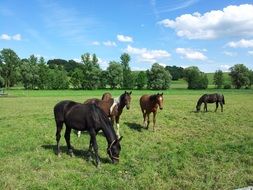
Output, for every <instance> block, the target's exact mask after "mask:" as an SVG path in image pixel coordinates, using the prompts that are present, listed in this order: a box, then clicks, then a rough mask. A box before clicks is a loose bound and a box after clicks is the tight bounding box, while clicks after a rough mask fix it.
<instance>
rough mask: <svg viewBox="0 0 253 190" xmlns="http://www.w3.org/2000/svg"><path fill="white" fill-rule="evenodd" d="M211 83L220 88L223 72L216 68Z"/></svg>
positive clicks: (222, 81)
mask: <svg viewBox="0 0 253 190" xmlns="http://www.w3.org/2000/svg"><path fill="white" fill-rule="evenodd" d="M213 83H214V84H215V85H216V88H221V87H222V85H223V83H224V77H223V72H222V71H221V70H217V71H215V73H214V76H213Z"/></svg>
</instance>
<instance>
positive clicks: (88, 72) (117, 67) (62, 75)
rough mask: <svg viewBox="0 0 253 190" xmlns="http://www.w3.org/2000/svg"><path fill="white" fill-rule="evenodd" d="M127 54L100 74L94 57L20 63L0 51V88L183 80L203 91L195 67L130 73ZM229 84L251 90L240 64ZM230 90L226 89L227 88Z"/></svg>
mask: <svg viewBox="0 0 253 190" xmlns="http://www.w3.org/2000/svg"><path fill="white" fill-rule="evenodd" d="M130 60H131V57H130V55H129V54H127V53H123V54H122V55H121V56H120V61H110V62H109V66H108V67H107V69H106V70H102V69H101V68H100V65H99V63H98V58H97V56H96V54H90V53H85V54H83V55H81V62H80V63H79V62H76V61H74V60H68V61H67V60H64V59H51V60H48V61H45V59H44V58H43V57H36V56H34V55H31V56H30V57H29V58H24V59H20V58H19V57H18V55H17V54H16V53H15V52H14V51H13V50H11V49H2V50H1V51H0V87H5V88H9V87H12V86H15V85H22V86H24V88H25V89H68V88H73V89H89V90H92V89H102V88H111V89H157V90H166V89H168V88H169V87H170V84H171V80H179V79H184V80H186V81H187V83H188V89H206V88H207V86H208V78H207V75H206V74H205V73H203V72H201V71H200V70H199V69H198V67H195V66H192V67H188V68H185V69H184V68H182V67H177V66H166V67H163V66H161V65H160V64H158V63H154V64H153V65H152V66H151V68H150V69H148V70H146V71H131V68H130V66H129V62H130ZM230 71H231V72H230V73H229V75H230V77H231V84H229V85H233V86H234V87H235V88H242V87H250V86H251V84H252V83H253V72H252V70H249V69H248V68H247V67H246V66H244V65H243V64H238V65H234V66H233V67H231V68H230ZM214 84H215V85H216V87H217V88H221V87H223V86H224V88H225V87H226V85H228V84H226V85H224V76H223V72H222V71H221V70H218V71H216V72H215V74H214ZM228 87H229V86H227V88H228Z"/></svg>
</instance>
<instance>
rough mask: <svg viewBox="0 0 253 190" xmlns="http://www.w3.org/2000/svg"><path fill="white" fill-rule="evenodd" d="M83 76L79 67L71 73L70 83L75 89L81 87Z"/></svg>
mask: <svg viewBox="0 0 253 190" xmlns="http://www.w3.org/2000/svg"><path fill="white" fill-rule="evenodd" d="M83 78H84V75H83V71H82V70H81V69H79V68H76V69H75V70H74V71H73V72H72V74H71V78H70V84H72V86H73V87H74V88H75V89H79V88H81V87H82V79H83Z"/></svg>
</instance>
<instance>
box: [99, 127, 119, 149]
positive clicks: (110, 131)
mask: <svg viewBox="0 0 253 190" xmlns="http://www.w3.org/2000/svg"><path fill="white" fill-rule="evenodd" d="M102 131H103V133H104V135H105V138H106V140H107V143H108V145H110V144H111V143H112V142H113V141H114V140H116V139H117V136H116V133H115V131H114V128H113V126H112V125H111V124H110V125H106V127H102Z"/></svg>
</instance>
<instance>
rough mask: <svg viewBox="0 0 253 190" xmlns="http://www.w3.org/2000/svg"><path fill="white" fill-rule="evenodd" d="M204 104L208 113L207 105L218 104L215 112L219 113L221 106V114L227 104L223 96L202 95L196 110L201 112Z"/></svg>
mask: <svg viewBox="0 0 253 190" xmlns="http://www.w3.org/2000/svg"><path fill="white" fill-rule="evenodd" d="M202 103H204V111H206V112H207V103H216V109H215V112H216V111H217V109H218V107H219V104H220V107H221V112H223V105H224V104H225V99H224V96H223V94H217V93H215V94H204V95H202V96H201V97H200V98H199V100H198V102H197V105H196V110H197V112H199V111H200V108H201V104H202Z"/></svg>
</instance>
